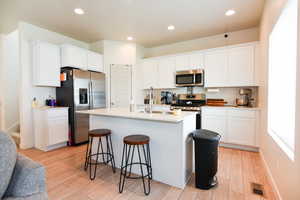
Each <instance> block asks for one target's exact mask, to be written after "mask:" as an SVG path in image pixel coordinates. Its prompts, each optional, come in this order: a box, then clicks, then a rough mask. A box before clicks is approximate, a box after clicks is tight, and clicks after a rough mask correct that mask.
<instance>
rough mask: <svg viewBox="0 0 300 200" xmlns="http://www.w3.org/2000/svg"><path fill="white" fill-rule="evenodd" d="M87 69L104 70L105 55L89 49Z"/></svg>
mask: <svg viewBox="0 0 300 200" xmlns="http://www.w3.org/2000/svg"><path fill="white" fill-rule="evenodd" d="M87 69H88V70H91V71H95V72H104V66H103V55H101V54H99V53H96V52H93V51H87Z"/></svg>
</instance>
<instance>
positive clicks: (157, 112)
mask: <svg viewBox="0 0 300 200" xmlns="http://www.w3.org/2000/svg"><path fill="white" fill-rule="evenodd" d="M139 113H148V114H151V113H150V112H145V111H143V110H142V111H140V112H139ZM152 114H166V115H172V114H173V113H172V112H170V111H158V110H155V111H152Z"/></svg>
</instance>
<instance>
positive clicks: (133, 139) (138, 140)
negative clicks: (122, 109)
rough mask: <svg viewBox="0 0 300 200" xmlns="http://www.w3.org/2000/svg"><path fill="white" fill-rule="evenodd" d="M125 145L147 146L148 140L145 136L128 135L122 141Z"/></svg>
mask: <svg viewBox="0 0 300 200" xmlns="http://www.w3.org/2000/svg"><path fill="white" fill-rule="evenodd" d="M123 141H124V143H125V144H130V145H143V144H149V141H150V138H149V136H147V135H128V136H126V137H124V139H123Z"/></svg>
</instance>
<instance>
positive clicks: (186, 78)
mask: <svg viewBox="0 0 300 200" xmlns="http://www.w3.org/2000/svg"><path fill="white" fill-rule="evenodd" d="M176 86H177V87H188V86H199V87H202V86H204V70H203V69H195V70H188V71H177V72H176Z"/></svg>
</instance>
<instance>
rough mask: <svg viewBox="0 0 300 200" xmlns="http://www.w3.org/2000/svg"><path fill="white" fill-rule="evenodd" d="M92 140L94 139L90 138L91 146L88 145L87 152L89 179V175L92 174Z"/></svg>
mask: <svg viewBox="0 0 300 200" xmlns="http://www.w3.org/2000/svg"><path fill="white" fill-rule="evenodd" d="M93 140H94V138H93V137H92V138H91V145H90V150H89V156H88V165H89V166H90V167H89V168H90V169H89V171H90V177H91V173H92V165H91V160H92V144H93Z"/></svg>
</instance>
